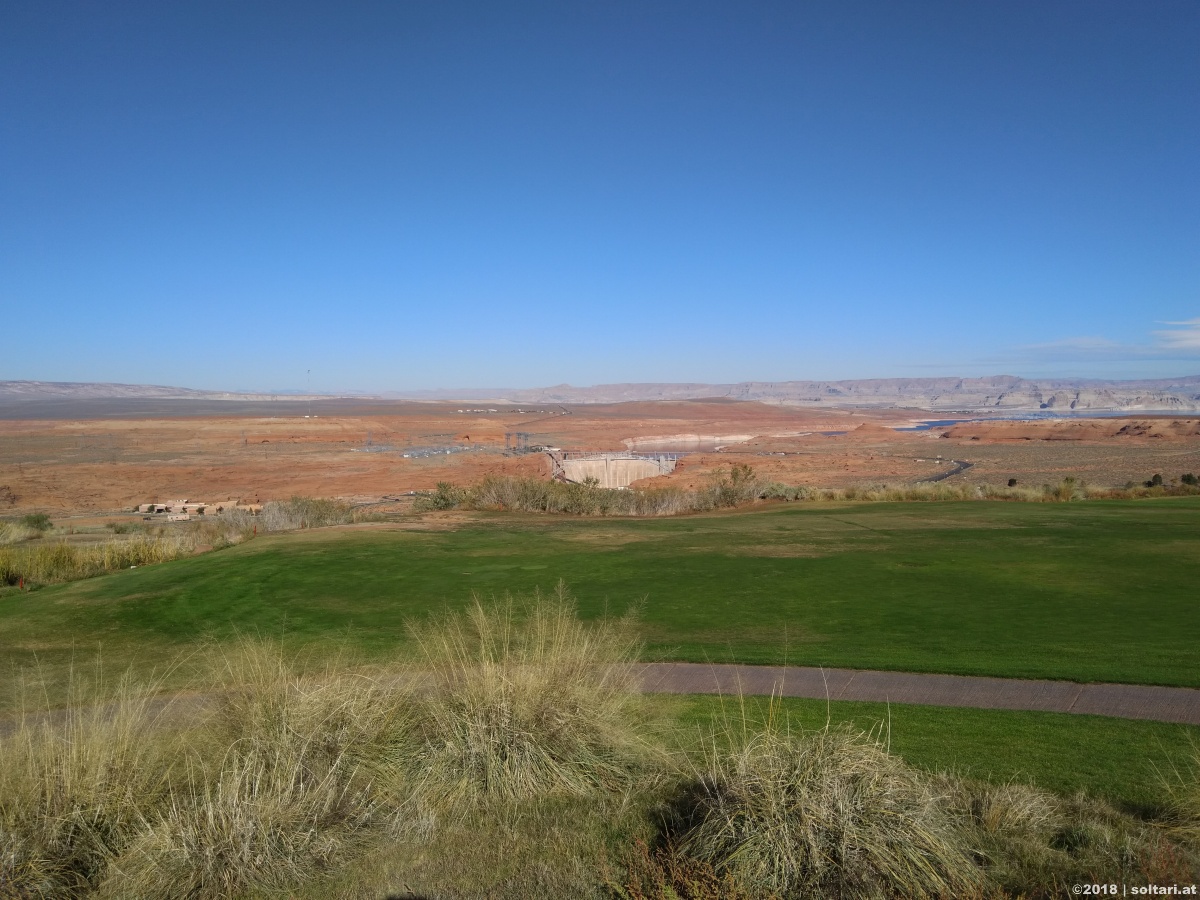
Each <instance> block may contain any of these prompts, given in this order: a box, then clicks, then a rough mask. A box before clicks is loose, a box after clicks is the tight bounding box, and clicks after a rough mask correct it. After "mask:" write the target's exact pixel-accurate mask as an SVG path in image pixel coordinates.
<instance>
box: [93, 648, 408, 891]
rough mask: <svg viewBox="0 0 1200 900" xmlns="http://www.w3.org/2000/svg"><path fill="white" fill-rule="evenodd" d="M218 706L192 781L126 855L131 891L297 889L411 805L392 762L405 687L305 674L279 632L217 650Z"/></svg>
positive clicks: (124, 873)
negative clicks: (277, 637) (399, 692)
mask: <svg viewBox="0 0 1200 900" xmlns="http://www.w3.org/2000/svg"><path fill="white" fill-rule="evenodd" d="M218 666H219V668H218V672H217V677H216V679H215V681H216V684H215V687H216V689H217V697H218V701H217V706H216V709H215V711H214V712H213V713H212V714H211V716H210V718H209V719H208V721H207V722H205V724H204V727H203V728H202V729H201V730H199V731H198V732H197V733H196V734H195V735H194V741H195V742H194V744H193V751H192V754H191V756H190V758H189V773H188V777H187V779H186V781H185V782H184V783H183V784H181V785H179V786H178V787H177V789H176V790H175V791H173V793H172V796H171V798H170V802H169V803H167V804H165V805H164V806H163V808H162V809H160V810H159V811H157V812H156V813H155V814H154V815H151V816H147V817H145V818H144V821H143V824H142V828H141V830H140V833H139V835H138V837H137V839H136V840H135V841H134V842H133V843H132V845H131V846H130V848H129V849H128V850H127V851H126V852H125V853H124V854H123V855H122V857H121V859H120V860H119V861H118V862H117V863H116V866H115V868H116V869H117V870H118V871H119V873H120V876H119V880H118V881H115V882H114V883H113V888H114V889H115V888H116V886H117V885H119V886H120V890H119V891H118V893H121V892H128V891H130V890H134V888H135V887H136V890H135V893H137V894H138V895H139V896H160V897H189V898H208V897H212V898H216V897H227V896H232V895H235V894H237V893H239V892H241V891H244V890H247V889H253V890H285V889H288V888H290V887H294V886H295V885H297V884H299V883H300V882H302V881H304V880H305V879H308V878H312V877H314V876H316V875H319V874H321V873H323V872H328V871H329V870H330V869H332V868H333V867H334V866H335V865H336V864H337V863H338V862H340V861H342V860H344V859H345V858H346V857H347V856H348V854H349V853H350V852H351V851H352V850H353V849H355V848H356V847H357V846H359V845H360V844H361V843H362V842H363V840H365V838H366V836H367V834H368V833H369V832H370V831H371V830H372V829H376V828H379V827H385V826H386V825H387V824H388V823H389V822H390V821H392V820H393V819H394V818H395V817H396V816H397V815H398V814H400V813H401V811H402V810H403V806H404V805H403V803H402V802H401V799H400V795H399V792H398V784H399V782H401V781H402V779H399V778H397V777H395V775H396V773H395V772H393V771H392V770H391V768H390V767H389V759H390V758H391V757H392V755H393V753H392V749H393V747H394V746H395V744H396V742H397V741H398V739H399V734H400V732H402V730H403V728H404V719H403V716H404V711H405V709H406V705H405V704H404V703H403V702H402V701H400V702H398V701H397V697H396V691H388V690H385V689H384V688H383V687H382V686H381V685H380V684H379V683H377V682H376V681H374V680H373V679H370V678H367V677H365V676H355V675H345V674H343V675H338V674H335V673H334V672H333V671H332V670H326V671H321V672H319V673H313V674H306V673H303V672H302V671H301V669H302V661H301V660H297V659H289V658H288V657H287V656H286V655H285V653H284V651H283V650H282V648H281V647H279V646H278V645H277V644H273V643H271V642H257V641H249V640H243V641H242V642H240V644H239V645H238V646H237V648H236V649H235V650H234V651H232V652H229V653H224V654H221V655H219V656H218Z"/></svg>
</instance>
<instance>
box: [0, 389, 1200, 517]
mask: <svg viewBox="0 0 1200 900" xmlns="http://www.w3.org/2000/svg"><path fill="white" fill-rule="evenodd" d="M192 408H194V407H192ZM259 409H260V408H256V407H253V405H252V404H242V405H241V406H240V407H239V408H238V410H237V413H236V414H227V415H188V414H187V413H188V410H189V406H188V401H179V402H176V403H175V404H174V405H173V406H171V407H170V408H169V409H163V408H161V407H157V408H156V409H155V411H154V413H153V414H147V415H129V414H122V415H107V416H104V417H99V416H98V417H95V418H83V417H76V418H36V419H35V418H26V419H21V420H7V421H3V420H0V514H12V513H15V512H25V511H33V510H43V511H47V512H54V513H59V514H62V513H68V512H70V513H85V512H103V511H109V510H118V509H122V508H125V509H128V508H129V507H132V506H134V505H135V504H138V503H144V502H148V501H152V500H168V499H183V498H187V499H191V500H199V501H209V502H212V501H219V500H229V499H240V500H248V501H266V500H271V499H279V498H286V497H289V496H292V495H295V494H299V495H311V496H324V497H344V498H350V499H355V500H377V499H379V498H382V497H387V496H395V495H398V494H402V493H405V492H407V491H412V490H423V489H427V488H431V487H433V486H435V485H436V484H437V482H439V481H452V482H455V483H458V484H467V483H470V482H473V481H476V480H478V479H479V478H481V477H483V476H484V475H486V474H490V473H502V474H514V475H531V476H537V477H548V476H549V472H550V468H549V463H548V461H547V458H546V456H545V455H544V454H539V453H530V454H523V455H513V454H506V453H505V434H506V433H510V434H511V433H515V432H522V433H525V434H527V435H528V441H529V443H531V444H534V445H549V446H555V447H562V448H567V449H586V450H623V449H627V448H633V449H637V450H642V451H651V450H654V449H676V450H691V451H693V452H689V453H688V454H687V455H686V456H684V457H683V458H682V460H681V462H680V464H679V466H678V468H677V470H676V472H675V473H674V474H672V475H670V476H666V477H662V478H655V479H648V480H647V481H646V482H644V483H645V484H647V485H648V484H655V485H665V484H681V485H699V484H701V483H703V482H704V481H706V480H707V479H708V478H710V477H711V476H712V473H713V472H714V471H716V470H718V469H722V468H725V469H727V468H728V467H729V466H731V465H733V464H748V465H751V466H753V467H754V469H755V470H756V471H757V472H758V473H759V474H761V475H764V476H767V477H770V478H774V479H776V480H779V481H782V482H786V483H791V484H808V485H814V486H822V487H838V486H847V485H851V484H863V483H881V482H891V483H911V482H914V481H919V480H922V479H926V478H930V477H933V476H936V475H938V474H939V473H942V472H945V471H948V470H949V469H951V468H952V467H953V466H952V463H951V462H950V461H951V460H954V459H964V460H968V461H971V462H973V463H974V464H975V465H974V467H973V468H971V469H969V470H967V471H966V472H964V473H963V474H961V475H956V476H954V480H956V481H962V480H966V481H976V482H978V481H984V482H990V483H997V482H998V481H1002V480H1004V479H1007V478H1011V477H1015V478H1017V479H1018V480H1019V482H1020V483H1022V484H1038V483H1041V482H1042V481H1056V480H1057V479H1058V478H1061V477H1062V476H1064V475H1074V476H1075V477H1078V478H1083V479H1084V480H1086V481H1088V482H1091V483H1096V484H1102V485H1121V484H1124V483H1125V482H1126V481H1130V480H1133V481H1142V480H1145V479H1147V478H1149V477H1150V475H1151V474H1153V473H1155V472H1160V473H1162V474H1163V476H1164V478H1167V479H1170V478H1177V477H1178V476H1179V474H1180V473H1182V472H1200V419H1197V418H1188V419H1185V418H1178V417H1174V418H1173V417H1148V416H1138V417H1130V418H1104V419H1081V420H1070V421H1045V422H975V423H969V424H962V425H957V426H954V427H951V428H948V429H942V430H940V431H924V432H898V431H895V430H893V429H894V428H896V427H903V426H905V425H909V424H912V423H913V422H914V421H917V420H919V419H920V418H923V417H924V416H926V415H927V414H925V413H922V412H920V411H913V410H905V411H894V410H878V411H876V410H872V411H865V410H838V409H806V408H796V407H787V406H777V405H769V404H763V403H758V402H742V401H730V400H686V401H661V402H632V403H614V404H589V405H576V406H567V407H563V406H558V405H546V404H543V405H537V404H534V405H531V406H526V407H518V406H515V405H514V406H508V405H504V406H500V407H496V408H490V407H487V406H486V405H483V404H477V403H461V404H458V403H454V404H451V403H418V402H396V403H377V404H373V405H366V404H362V403H355V402H353V401H347V402H346V403H345V404H344V405H339V404H337V403H328V402H326V403H322V404H321V405H320V414H319V416H316V417H312V418H306V417H305V416H304V415H303V411H302V410H300V409H299V407H298V406H296V405H295V404H293V405H292V406H290V407H287V408H286V409H285V410H282V411H283V412H285V413H288V414H284V415H276V416H269V415H264V414H261V413H260V412H259ZM261 409H262V411H263V412H266V411H268V410H267V408H266V407H261ZM269 411H272V412H279V411H281V410H279V409H276V408H272V409H271V410H269ZM297 412H298V413H301V414H299V415H297V414H295V413H297ZM828 432H844V433H841V434H829V433H828ZM718 447H720V448H721V449H716V448H718ZM447 451H450V452H447ZM406 454H407V455H406Z"/></svg>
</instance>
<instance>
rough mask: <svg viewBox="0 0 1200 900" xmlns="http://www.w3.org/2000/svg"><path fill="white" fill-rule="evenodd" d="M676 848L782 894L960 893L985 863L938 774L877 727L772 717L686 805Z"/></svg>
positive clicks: (719, 763) (715, 763)
mask: <svg viewBox="0 0 1200 900" xmlns="http://www.w3.org/2000/svg"><path fill="white" fill-rule="evenodd" d="M678 809H679V811H680V817H681V818H680V824H678V825H677V826H676V827H677V828H679V831H680V833H679V835H678V839H679V849H680V851H681V852H683V853H684V854H686V855H688V856H691V857H693V858H695V859H698V860H701V861H703V862H707V863H709V864H710V865H712V866H713V868H714V869H715V870H716V872H717V874H718V875H722V874H724V873H730V874H732V875H733V876H734V877H735V878H736V879H737V881H738V882H739V883H740V884H741V885H743V886H744V887H747V888H752V889H754V890H756V891H761V892H773V893H776V894H779V895H781V896H785V897H799V896H820V897H894V896H902V897H927V896H942V895H952V894H962V893H963V892H964V891H966V890H967V889H969V888H971V887H973V886H975V885H977V884H978V883H979V880H980V878H979V872H978V869H977V867H976V866H975V865H974V863H973V862H972V860H971V858H970V857H969V855H968V852H967V848H966V846H965V843H964V842H963V840H962V838H961V836H960V833H959V832H958V831H957V830H956V829H955V828H954V826H953V823H952V821H951V820H950V818H949V816H948V815H947V814H946V812H945V811H944V809H943V806H942V798H941V797H940V796H939V795H938V794H937V793H935V791H934V790H933V788H932V786H931V783H930V782H929V781H928V780H927V779H926V778H924V777H923V776H921V775H919V774H918V773H916V772H915V771H913V770H912V769H910V768H909V767H908V766H907V765H905V764H904V762H903V761H901V760H900V759H898V758H897V757H894V756H891V755H890V754H889V753H888V752H887V751H886V750H885V749H884V747H883V746H881V745H880V744H879V742H878V741H877V740H875V739H874V738H872V737H870V736H868V735H863V734H858V733H854V732H852V731H849V730H839V729H829V728H826V729H824V730H822V731H818V732H814V733H811V734H807V735H789V734H784V733H781V732H779V731H778V730H775V729H771V728H768V730H767V731H765V732H763V733H761V734H760V735H758V736H756V737H753V738H751V739H750V740H749V741H748V742H747V743H745V745H744V746H743V747H742V748H741V749H740V750H736V751H734V752H733V753H731V754H730V755H728V756H715V757H714V758H713V759H712V760H711V761H710V767H709V771H708V772H706V773H705V774H704V775H703V776H702V777H701V778H700V779H699V780H698V782H697V783H696V784H695V785H694V786H693V789H692V790H691V792H690V793H689V795H687V796H686V797H685V798H684V800H682V801H681V803H680V804H679V806H678Z"/></svg>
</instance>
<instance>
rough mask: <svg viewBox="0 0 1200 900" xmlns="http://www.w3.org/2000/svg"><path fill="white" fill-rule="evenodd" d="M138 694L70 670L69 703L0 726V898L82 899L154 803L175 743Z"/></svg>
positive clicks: (130, 686) (142, 691)
mask: <svg viewBox="0 0 1200 900" xmlns="http://www.w3.org/2000/svg"><path fill="white" fill-rule="evenodd" d="M148 690H150V689H148V688H147V687H146V686H145V685H138V684H136V683H135V682H134V681H133V679H132V678H131V677H127V678H125V679H123V680H122V682H121V683H120V684H119V685H118V686H117V689H116V691H115V692H113V691H109V690H108V689H107V688H106V687H105V685H104V684H103V679H102V678H99V677H95V678H90V679H89V678H87V677H85V676H84V675H83V674H82V673H78V672H76V673H75V675H74V676H73V681H72V686H71V697H72V701H73V702H72V705H71V707H70V708H69V709H67V710H45V709H42V710H33V709H31V710H29V711H28V712H27V713H26V714H25V715H23V716H22V717H21V718H20V719H19V721H17V722H16V723H4V724H5V725H6V726H7V727H6V728H5V729H4V730H3V731H0V897H6V898H7V897H14V898H15V897H21V898H24V897H45V898H59V897H63V898H66V897H78V896H83V895H84V894H86V893H87V892H89V891H90V890H92V889H94V888H96V887H97V886H98V885H99V884H100V883H101V882H102V881H103V879H104V878H105V876H106V874H107V871H108V866H109V863H110V862H111V861H112V859H114V858H115V857H116V856H117V855H119V854H120V853H121V852H122V851H123V850H124V849H125V848H126V847H127V846H128V844H129V842H130V841H131V840H132V838H133V835H134V833H135V832H136V830H137V827H138V823H139V822H140V821H141V820H142V817H143V816H144V815H145V814H146V812H147V811H148V810H150V809H153V808H154V807H155V806H156V805H157V804H159V803H161V802H162V801H163V799H164V797H165V796H166V795H167V792H168V788H169V779H170V772H171V768H172V762H173V760H174V758H175V757H174V751H175V750H177V749H178V748H177V747H175V746H173V737H174V736H173V735H172V733H171V732H170V731H169V730H165V729H163V728H161V727H160V725H161V724H162V723H161V721H160V716H161V707H160V705H158V704H155V703H154V702H153V700H152V699H151V697H150V694H149V693H148Z"/></svg>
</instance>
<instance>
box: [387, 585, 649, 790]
mask: <svg viewBox="0 0 1200 900" xmlns="http://www.w3.org/2000/svg"><path fill="white" fill-rule="evenodd" d="M412 634H413V637H414V638H415V640H416V644H417V646H418V648H419V656H420V660H419V662H418V665H419V666H420V667H421V668H422V669H430V670H432V672H433V676H432V682H431V685H430V690H429V693H428V694H427V695H425V696H424V698H423V702H421V704H420V712H419V732H420V737H419V743H418V745H417V746H416V747H415V748H413V750H412V752H411V761H410V763H409V766H410V769H411V770H412V771H413V772H414V777H415V778H416V779H417V782H418V785H419V787H420V790H421V791H422V793H423V795H424V796H426V797H427V798H428V800H429V802H430V803H431V804H433V805H435V806H437V807H442V808H458V809H460V810H461V809H464V808H470V807H471V806H472V805H473V804H476V803H479V802H481V801H523V800H530V799H534V798H538V797H542V796H546V795H555V794H562V795H569V796H584V795H587V794H590V793H593V792H595V791H602V790H618V789H620V788H622V787H624V786H626V785H628V784H629V782H630V779H631V778H632V776H633V772H634V770H635V768H636V766H637V763H638V762H640V761H644V760H645V757H646V753H647V745H646V744H645V743H644V742H643V741H642V740H641V739H640V737H639V736H638V732H637V724H638V722H637V719H638V716H637V711H636V706H635V704H636V703H637V699H636V681H635V673H634V670H633V667H632V663H633V662H634V661H635V660H636V658H637V654H638V650H639V642H638V640H637V639H636V637H635V636H634V634H633V631H632V622H631V621H630V620H629V619H628V618H625V619H621V620H618V621H609V622H605V623H604V624H602V625H600V626H597V627H589V626H587V625H584V624H583V623H581V622H580V621H579V619H578V618H577V617H576V616H575V608H574V604H573V602H572V600H571V598H570V596H569V594H568V592H567V590H566V588H565V586H563V585H562V584H561V583H560V584H559V587H558V589H557V590H556V592H555V593H554V595H553V596H551V597H541V596H537V595H535V596H534V597H533V598H531V599H529V600H526V601H520V600H513V599H511V598H508V599H506V600H504V601H502V602H498V603H494V604H491V605H485V604H484V603H482V602H481V601H479V600H478V598H476V601H475V603H474V605H473V606H471V608H470V609H469V610H468V611H467V612H466V613H465V614H463V615H457V616H449V617H447V618H445V619H442V620H440V621H437V622H435V623H432V624H430V625H425V626H414V627H413V628H412Z"/></svg>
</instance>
